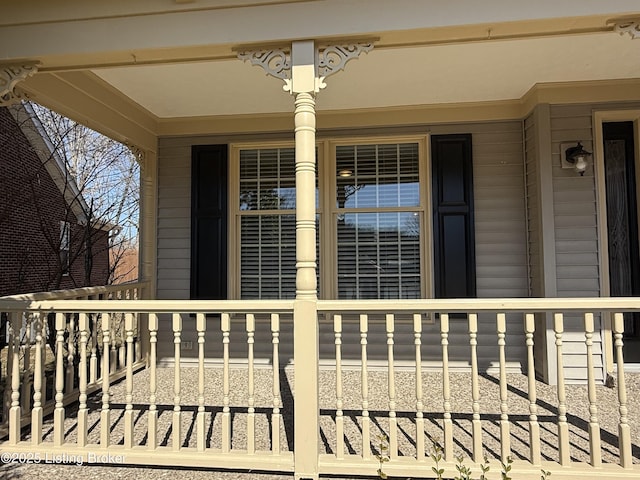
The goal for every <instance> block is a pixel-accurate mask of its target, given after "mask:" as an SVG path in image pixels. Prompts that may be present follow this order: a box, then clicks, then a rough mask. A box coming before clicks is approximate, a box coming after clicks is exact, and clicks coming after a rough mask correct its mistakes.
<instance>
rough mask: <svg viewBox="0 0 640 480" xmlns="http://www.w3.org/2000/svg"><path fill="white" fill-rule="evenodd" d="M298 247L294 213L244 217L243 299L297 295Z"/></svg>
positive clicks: (241, 228) (241, 230) (241, 293)
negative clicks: (296, 252)
mask: <svg viewBox="0 0 640 480" xmlns="http://www.w3.org/2000/svg"><path fill="white" fill-rule="evenodd" d="M295 250H296V244H295V216H294V215H255V216H254V215H243V216H242V217H241V219H240V296H241V298H254V299H256V298H258V299H260V298H293V297H294V296H295V276H296V258H295ZM291 279H293V282H294V283H293V288H291Z"/></svg>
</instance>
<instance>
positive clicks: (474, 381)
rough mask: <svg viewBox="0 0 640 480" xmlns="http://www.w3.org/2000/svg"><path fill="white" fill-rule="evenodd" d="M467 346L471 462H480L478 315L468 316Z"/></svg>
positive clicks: (471, 314) (480, 423)
mask: <svg viewBox="0 0 640 480" xmlns="http://www.w3.org/2000/svg"><path fill="white" fill-rule="evenodd" d="M469 346H470V347H471V401H472V406H471V408H472V412H473V414H472V415H473V416H472V420H471V437H472V439H473V450H472V452H473V461H474V462H476V463H480V462H482V422H481V420H480V385H479V383H478V315H477V314H476V313H470V314H469Z"/></svg>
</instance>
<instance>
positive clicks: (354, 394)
mask: <svg viewBox="0 0 640 480" xmlns="http://www.w3.org/2000/svg"><path fill="white" fill-rule="evenodd" d="M180 372H181V392H180V397H181V400H180V403H181V405H182V435H181V438H182V446H183V447H185V448H186V447H192V448H195V445H196V434H195V424H196V422H195V418H196V413H197V396H198V394H197V385H198V377H197V368H192V367H183V368H182V369H181V371H180ZM360 375H361V374H360V371H356V370H345V371H343V384H344V386H345V388H344V398H343V402H344V407H343V410H344V417H345V421H344V423H345V448H346V451H345V454H346V455H349V454H360V453H361V451H362V435H361V428H360V426H361V424H360V415H361V408H362V398H361V379H360ZM368 375H369V376H368V383H369V411H370V416H371V420H372V436H371V443H372V449H373V453H374V454H375V453H377V450H376V448H377V441H376V435H378V434H380V433H388V408H389V400H388V383H387V373H386V371H381V370H370V371H369V373H368ZM230 377H231V378H230V381H231V390H230V394H231V399H230V404H231V406H232V407H231V413H232V449H238V450H244V449H246V420H247V408H246V407H240V406H235V405H247V401H248V393H247V372H246V366H245V367H244V368H232V369H231V374H230ZM625 377H626V382H627V393H628V398H629V403H628V418H629V423H630V427H631V439H632V442H633V446H632V454H633V457H634V463H640V401H638V399H640V374H638V373H628V374H626V375H625ZM272 378H273V372H272V371H271V370H270V369H268V368H256V370H255V407H256V449H257V450H269V449H270V448H271V438H270V436H271V433H270V432H271V424H270V418H271V413H272V408H273V392H272ZM450 378H451V407H452V419H453V423H454V442H455V449H456V451H457V452H459V453H462V454H463V455H464V456H465V457H468V456H470V453H471V450H470V449H471V440H472V439H471V414H472V400H471V393H470V392H471V376H470V374H465V373H455V374H451V375H450ZM157 379H158V389H157V406H158V413H159V417H158V432H159V434H158V441H159V443H160V445H161V446H165V445H171V443H170V442H171V429H172V427H171V418H172V413H173V403H174V391H173V389H174V369H173V368H159V369H158V374H157ZM222 380H223V376H222V368H221V367H220V368H218V367H210V368H207V370H206V377H205V386H206V387H205V389H206V391H205V405H207V407H206V412H207V426H208V434H207V439H206V442H207V447H212V448H220V446H221V445H220V428H221V427H220V423H221V422H220V418H221V413H222ZM395 382H396V385H395V386H396V391H397V394H396V412H397V417H398V427H399V430H398V448H399V456H400V457H402V456H414V455H415V454H416V446H415V445H416V442H415V436H416V429H415V427H416V425H415V379H414V374H413V372H409V371H397V372H396V374H395ZM480 382H481V384H480V392H481V398H480V404H481V418H482V425H483V445H484V448H485V453H486V455H487V456H488V457H489V458H490V459H494V458H498V457H499V452H500V428H499V423H498V421H499V420H500V396H499V390H500V389H499V380H498V378H497V377H495V376H491V375H484V376H482V377H481V379H480ZM280 387H281V398H282V404H283V405H282V408H281V413H282V415H283V425H281V430H280V445H281V449H282V450H283V451H293V398H294V395H293V392H294V388H295V385H294V378H293V370H292V369H291V367H287V368H284V369H281V371H280ZM423 390H424V393H423V396H424V398H423V401H424V413H425V432H424V435H425V444H426V445H427V455H428V454H429V452H430V451H431V446H432V443H431V440H432V439H433V440H439V441H441V440H442V438H443V432H442V418H443V413H442V404H443V399H442V375H441V374H440V373H436V372H424V373H423ZM111 393H112V395H111V403H110V409H111V420H112V431H111V442H112V444H114V445H118V444H123V442H124V422H123V417H124V411H125V382H124V381H120V382H118V383H116V384H114V385H112V388H111ZM566 395H567V407H568V414H567V418H568V422H569V425H570V427H569V428H570V442H571V457H572V461H576V462H588V461H589V436H588V423H589V403H588V398H587V387H586V385H567V386H566ZM101 396H102V392H101V391H98V392H96V393H95V394H93V395H91V396H90V397H89V399H88V402H87V403H88V407H89V409H90V411H89V443H90V444H91V443H95V444H97V443H98V442H99V435H100V433H99V430H100V429H99V423H100V409H101ZM537 396H538V401H537V405H538V421H539V423H540V430H541V451H542V456H543V461H557V459H558V448H557V445H558V439H557V426H556V422H557V403H558V402H557V392H556V388H555V387H551V386H549V385H546V384H544V383H541V382H537ZM148 400H149V371H148V370H142V371H139V372H138V373H136V374H135V375H134V392H133V403H134V406H133V408H134V411H135V412H136V414H135V433H134V438H135V440H134V444H135V445H145V444H146V442H147V437H146V435H147V427H146V424H147V415H148ZM597 400H598V421H599V423H600V427H601V443H602V460H603V462H604V463H615V462H617V461H618V460H617V459H618V433H617V432H618V421H619V411H618V402H617V390H616V389H615V388H607V387H605V386H599V387H598V392H597ZM335 404H336V399H335V372H333V371H329V370H321V372H320V409H321V412H320V413H321V418H320V426H321V431H320V453H329V454H331V453H335V450H334V449H335V444H336V442H335V432H336V430H335V414H336V410H335V408H336V407H335ZM76 408H77V405H73V406H71V407H69V408H67V409H66V412H65V413H66V420H65V441H66V442H69V443H74V442H75V441H76V433H77V432H76V426H77V425H76ZM508 408H509V420H510V423H511V448H512V456H513V458H514V459H515V460H518V459H526V458H527V456H528V452H529V425H528V422H529V401H528V396H527V378H526V376H524V375H519V374H509V375H508ZM43 431H44V435H45V438H44V439H43V441H45V442H47V441H52V435H53V422H52V419H51V418H47V419H46V420H45V426H44V429H43ZM29 435H30V433H29V431H28V429H25V430H24V431H23V436H22V440H27V439H28V438H29ZM391 461H392V462H393V460H391ZM256 462H259V460H256ZM255 470H256V471H255V472H254V471H252V472H228V471H216V472H215V474H214V475H213V478H220V479H229V480H230V479H249V478H258V479H261V478H264V479H265V480H266V479H267V478H268V479H290V478H292V477H293V475H291V474H281V475H278V474H274V473H259V471H260V465H259V464H258V463H257V464H256V465H255ZM0 472H1V473H2V474H3V475H4V476H3V478H6V479H13V478H21V479H23V478H34V479H39V478H43V479H44V478H46V479H49V478H51V477H52V475H53V476H55V477H57V478H72V477H77V476H79V475H80V476H84V475H93V474H95V473H97V474H98V475H99V476H100V477H101V478H124V477H126V478H140V479H147V478H149V479H152V478H153V479H157V478H165V477H166V478H172V479H173V480H178V479H181V478H189V479H199V478H205V476H206V478H212V474H211V472H210V471H202V470H197V471H194V470H186V469H164V468H149V467H146V468H145V467H126V466H95V465H94V466H86V465H84V466H76V465H17V464H13V465H2V466H1V467H0ZM371 475H372V476H374V477H375V469H372V472H371ZM333 478H335V477H333Z"/></svg>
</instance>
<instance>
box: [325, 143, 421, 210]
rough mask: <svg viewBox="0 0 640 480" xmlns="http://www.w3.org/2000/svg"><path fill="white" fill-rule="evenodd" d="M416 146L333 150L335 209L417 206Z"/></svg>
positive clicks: (394, 145)
mask: <svg viewBox="0 0 640 480" xmlns="http://www.w3.org/2000/svg"><path fill="white" fill-rule="evenodd" d="M418 153H419V150H418V144H417V143H409V144H389V145H348V146H342V145H341V146H338V147H336V168H337V177H336V178H337V182H336V185H337V191H336V201H337V206H338V208H378V207H408V206H411V207H416V206H419V205H420V189H419V182H420V179H419V175H418V171H419V156H418Z"/></svg>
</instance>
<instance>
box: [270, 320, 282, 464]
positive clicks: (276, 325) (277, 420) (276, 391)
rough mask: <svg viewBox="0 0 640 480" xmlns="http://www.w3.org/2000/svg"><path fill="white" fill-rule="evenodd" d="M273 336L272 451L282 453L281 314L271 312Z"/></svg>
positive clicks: (277, 453) (276, 453) (275, 453)
mask: <svg viewBox="0 0 640 480" xmlns="http://www.w3.org/2000/svg"><path fill="white" fill-rule="evenodd" d="M271 336H272V344H273V356H272V365H273V414H272V415H271V442H272V445H271V451H272V453H273V454H274V455H280V424H281V422H282V414H281V413H280V405H281V401H280V351H279V347H280V315H278V314H277V313H272V314H271Z"/></svg>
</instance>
